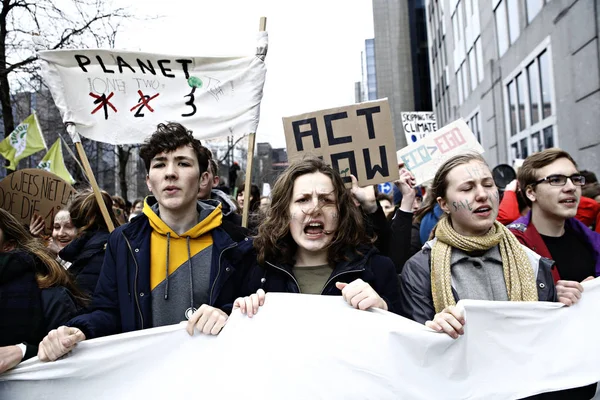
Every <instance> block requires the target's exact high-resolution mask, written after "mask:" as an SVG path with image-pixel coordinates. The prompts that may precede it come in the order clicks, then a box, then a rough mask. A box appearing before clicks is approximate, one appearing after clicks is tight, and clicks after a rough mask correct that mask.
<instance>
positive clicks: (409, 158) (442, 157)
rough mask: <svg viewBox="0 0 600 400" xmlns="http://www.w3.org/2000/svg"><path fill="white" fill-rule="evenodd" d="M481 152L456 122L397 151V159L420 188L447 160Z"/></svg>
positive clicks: (457, 121) (469, 134)
mask: <svg viewBox="0 0 600 400" xmlns="http://www.w3.org/2000/svg"><path fill="white" fill-rule="evenodd" d="M483 151H484V150H483V147H481V144H479V142H478V141H477V139H476V138H475V136H474V135H473V132H471V130H470V129H469V127H468V126H467V124H466V123H465V121H463V120H462V119H459V120H456V121H454V122H452V123H451V124H448V125H446V126H444V127H443V128H441V129H440V130H438V131H437V132H435V133H432V134H430V135H427V136H425V137H424V138H423V139H421V140H420V141H418V142H416V143H413V144H411V145H409V146H406V147H405V148H403V149H400V150H398V153H397V155H398V160H399V161H400V162H403V163H404V166H405V167H406V168H408V170H409V171H410V172H412V173H413V174H414V175H415V178H416V180H417V184H418V185H420V184H422V183H424V182H427V181H429V180H431V179H433V178H434V177H435V173H436V172H437V170H438V168H439V167H440V165H442V164H443V163H445V162H446V161H447V160H448V159H450V158H451V157H453V156H455V155H457V154H461V153H467V152H476V153H479V154H481V153H483Z"/></svg>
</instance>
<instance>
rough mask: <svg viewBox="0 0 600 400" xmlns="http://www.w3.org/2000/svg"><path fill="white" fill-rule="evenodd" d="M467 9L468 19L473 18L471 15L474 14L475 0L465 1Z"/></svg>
mask: <svg viewBox="0 0 600 400" xmlns="http://www.w3.org/2000/svg"><path fill="white" fill-rule="evenodd" d="M465 9H466V10H465V11H466V13H467V14H466V15H467V21H470V20H471V18H470V17H471V15H473V0H466V1H465ZM467 25H470V24H469V22H467Z"/></svg>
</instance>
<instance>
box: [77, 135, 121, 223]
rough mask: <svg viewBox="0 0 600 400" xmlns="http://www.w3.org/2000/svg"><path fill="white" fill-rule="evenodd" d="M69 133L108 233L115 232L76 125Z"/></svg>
mask: <svg viewBox="0 0 600 400" xmlns="http://www.w3.org/2000/svg"><path fill="white" fill-rule="evenodd" d="M67 132H69V135H70V136H71V139H72V140H73V143H75V148H76V149H77V154H79V158H80V159H81V163H82V164H83V168H84V170H85V174H86V175H87V178H88V180H89V181H90V184H91V185H92V190H93V191H94V196H95V197H96V201H97V202H98V205H99V206H100V211H101V212H102V216H103V217H104V221H105V222H106V226H107V227H108V231H109V232H112V231H114V230H115V226H114V224H113V222H112V219H110V215H109V214H108V209H107V208H106V204H104V198H103V197H102V193H101V192H100V187H99V186H98V182H96V177H95V176H94V172H93V171H92V167H91V166H90V162H89V160H88V158H87V155H86V154H85V150H84V149H83V145H82V144H81V138H80V137H79V133H78V132H77V130H76V129H75V125H74V124H68V125H67Z"/></svg>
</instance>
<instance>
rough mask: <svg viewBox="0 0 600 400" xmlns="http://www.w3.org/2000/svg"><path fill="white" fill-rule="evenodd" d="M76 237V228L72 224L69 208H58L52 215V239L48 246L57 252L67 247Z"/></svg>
mask: <svg viewBox="0 0 600 400" xmlns="http://www.w3.org/2000/svg"><path fill="white" fill-rule="evenodd" d="M75 237H77V228H76V227H75V225H73V220H72V219H71V213H70V212H69V210H60V211H59V212H57V213H56V215H55V216H54V225H53V226H52V241H51V243H50V245H49V246H48V247H49V248H50V250H51V251H53V252H54V253H57V254H58V252H59V251H61V250H62V249H64V248H65V247H67V246H68V245H69V244H70V243H71V242H72V241H73V240H74V239H75Z"/></svg>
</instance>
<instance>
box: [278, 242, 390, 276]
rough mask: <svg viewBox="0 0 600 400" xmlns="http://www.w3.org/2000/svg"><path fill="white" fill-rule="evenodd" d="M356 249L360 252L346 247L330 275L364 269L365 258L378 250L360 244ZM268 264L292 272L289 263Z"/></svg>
mask: <svg viewBox="0 0 600 400" xmlns="http://www.w3.org/2000/svg"><path fill="white" fill-rule="evenodd" d="M358 251H359V252H360V253H361V254H362V255H361V254H357V253H356V252H355V251H353V250H351V249H348V250H347V251H346V258H347V260H344V261H339V262H338V263H337V264H336V265H335V267H334V269H333V272H332V273H331V276H335V275H340V274H345V273H348V272H360V271H364V270H365V264H366V263H367V260H368V259H369V258H371V257H372V256H373V255H374V254H377V253H378V252H379V251H378V250H377V249H376V248H375V247H373V246H360V247H359V248H358ZM267 265H268V266H276V267H278V268H282V269H283V270H285V271H286V272H287V273H288V274H291V275H292V276H293V275H294V274H293V272H292V271H293V266H292V265H290V264H276V263H272V262H269V261H268V262H267Z"/></svg>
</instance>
